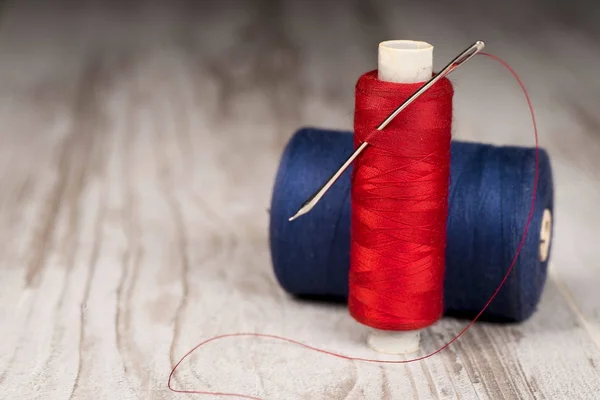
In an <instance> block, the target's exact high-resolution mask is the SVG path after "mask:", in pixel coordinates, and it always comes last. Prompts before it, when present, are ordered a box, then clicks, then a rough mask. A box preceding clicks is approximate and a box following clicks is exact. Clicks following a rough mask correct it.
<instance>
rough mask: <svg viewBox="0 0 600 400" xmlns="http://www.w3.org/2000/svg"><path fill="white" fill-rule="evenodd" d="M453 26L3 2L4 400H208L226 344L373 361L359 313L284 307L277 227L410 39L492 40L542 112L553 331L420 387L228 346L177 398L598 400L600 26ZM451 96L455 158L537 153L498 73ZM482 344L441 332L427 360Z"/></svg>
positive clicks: (318, 359)
mask: <svg viewBox="0 0 600 400" xmlns="http://www.w3.org/2000/svg"><path fill="white" fill-rule="evenodd" d="M440 3H442V4H437V5H434V3H433V2H432V3H431V4H429V3H427V2H408V1H407V2H398V1H395V0H379V1H376V2H372V3H368V2H363V1H359V0H356V1H346V2H341V1H337V2H336V1H330V2H328V1H323V2H319V1H301V0H297V1H278V2H275V1H273V2H270V1H262V0H252V1H245V2H243V1H231V0H227V1H216V0H215V1H210V2H204V1H202V2H200V1H197V2H192V1H183V0H179V1H170V2H167V1H163V2H159V1H155V2H152V1H145V2H144V1H127V2H121V3H119V2H106V1H105V2H101V1H92V0H89V1H83V0H80V1H72V0H64V1H4V2H2V3H1V5H2V10H1V15H0V126H1V130H0V179H1V186H0V187H1V190H0V338H1V340H0V398H3V399H171V398H173V399H176V398H186V397H189V398H201V396H193V395H190V396H187V395H177V394H174V393H172V392H170V391H168V389H167V388H166V379H167V376H168V374H169V372H170V368H171V366H172V365H173V363H174V362H175V361H176V360H177V359H178V358H179V357H180V356H181V355H182V354H183V353H185V352H186V351H187V350H188V349H189V348H191V347H192V346H194V345H195V344H196V343H198V342H199V341H200V340H202V339H205V338H208V337H211V336H213V335H215V334H219V333H227V332H239V331H256V332H265V333H274V334H281V335H286V336H289V337H293V338H295V339H298V340H302V341H304V342H307V343H310V344H313V345H316V346H320V347H324V348H327V349H330V350H334V351H340V352H343V353H346V354H353V355H356V356H372V353H371V352H370V351H369V350H367V349H366V348H365V345H364V334H365V329H364V328H363V327H360V326H358V324H356V323H355V322H354V321H353V320H352V319H351V318H350V317H349V316H348V314H347V311H346V309H345V308H344V307H343V306H333V305H332V306H327V305H316V304H308V303H300V302H297V301H295V300H293V299H291V298H289V297H288V296H286V295H285V293H284V292H283V291H282V290H281V289H280V288H279V287H278V285H277V283H276V280H275V278H274V276H273V273H272V271H271V263H270V258H269V252H268V248H267V229H266V227H267V222H268V214H267V212H266V209H267V208H268V205H269V200H270V192H271V188H272V183H273V178H274V175H275V171H276V168H277V163H278V158H279V155H280V154H281V151H282V148H283V146H284V144H285V143H286V141H287V140H288V138H289V137H290V136H291V135H292V133H293V132H294V130H295V129H296V128H298V127H300V126H303V125H312V126H320V127H326V128H344V129H347V128H351V124H352V107H353V105H352V103H353V87H354V83H355V81H356V78H357V77H358V76H359V75H360V74H361V73H362V72H364V71H366V70H369V69H373V68H375V66H376V50H377V43H378V42H379V41H381V40H385V39H392V38H410V39H420V40H426V41H429V42H431V43H433V44H435V45H436V50H435V60H436V62H435V64H436V65H437V66H441V65H443V64H444V62H445V61H446V60H448V59H449V58H450V57H452V56H453V55H454V54H455V53H457V52H458V51H459V50H461V49H462V48H464V47H466V45H468V44H469V43H470V42H472V41H474V40H477V39H484V40H486V41H487V43H488V49H489V51H490V52H493V53H495V54H497V55H500V56H502V57H504V58H506V59H507V60H508V61H509V62H510V63H511V64H512V65H513V66H514V67H515V68H516V69H517V70H518V71H519V72H520V74H521V76H522V78H523V80H524V81H525V83H526V85H527V86H528V88H529V89H530V91H531V96H532V99H533V101H534V104H535V107H536V112H537V115H538V118H539V125H540V134H541V137H540V142H541V145H542V146H543V147H545V148H546V149H548V151H549V152H550V154H551V157H552V163H553V168H554V173H555V182H556V213H555V217H556V230H555V232H554V248H553V254H552V262H551V276H550V278H549V281H548V283H547V286H546V290H545V293H544V296H543V298H542V301H541V304H540V307H539V310H538V312H537V313H536V314H535V315H534V316H533V318H532V319H531V320H529V321H527V322H526V323H523V324H515V325H509V326H501V325H492V324H478V325H476V326H475V327H474V328H473V329H472V330H471V331H469V332H468V333H467V334H466V335H465V336H464V338H462V339H461V340H460V341H459V342H458V343H456V345H453V346H452V347H451V348H450V349H449V350H447V351H445V352H443V353H441V354H439V355H438V356H436V357H434V358H431V359H428V360H426V361H423V362H419V363H414V364H410V365H401V366H397V365H396V366H377V365H365V364H361V363H353V362H350V361H344V360H335V359H331V358H328V357H326V356H324V355H319V354H316V353H312V352H309V351H307V350H303V349H299V348H296V347H294V346H292V345H286V344H281V343H273V342H270V341H265V340H258V339H237V340H234V339H231V340H228V341H223V342H220V343H214V344H211V345H210V346H209V347H207V348H206V349H205V350H201V351H199V352H198V354H196V355H194V356H193V357H191V359H190V360H189V361H186V362H185V363H184V364H182V366H181V370H180V372H179V373H178V374H177V379H176V381H175V382H174V385H175V386H176V387H178V388H195V389H198V390H201V389H207V390H221V391H235V392H243V393H249V394H253V395H256V396H261V397H264V398H268V399H296V398H303V399H322V398H331V399H363V398H365V399H411V398H412V399H428V398H443V399H454V398H460V399H473V398H478V399H502V398H505V399H517V398H523V399H528V398H536V399H598V398H600V290H599V284H600V261H599V256H600V245H599V244H598V239H599V234H598V227H599V226H600V211H599V207H600V188H599V186H598V182H599V177H598V173H599V172H598V171H600V113H599V110H600V79H599V78H598V68H599V67H598V66H599V65H600V50H599V47H598V38H599V36H600V35H599V32H600V28H599V24H598V23H597V21H598V16H599V14H598V11H596V10H597V7H595V6H594V5H592V3H591V2H588V3H589V4H588V5H586V2H583V1H569V2H561V4H555V5H549V4H552V3H550V2H543V1H528V2H524V1H516V0H511V1H503V2H495V4H494V3H492V4H488V3H487V2H475V1H468V0H461V1H460V2H440ZM483 3H484V4H485V5H483ZM563 3H564V4H563ZM453 80H454V82H455V87H456V91H457V95H456V100H455V109H456V110H455V115H456V124H455V126H456V132H455V137H456V138H460V139H463V140H476V141H481V142H492V143H510V144H520V145H531V144H532V143H533V136H532V131H531V125H530V123H529V121H528V118H529V117H528V113H527V110H526V106H525V103H524V101H523V98H522V96H521V94H520V92H519V90H518V87H517V86H516V84H515V83H514V82H513V81H512V80H511V78H510V76H509V75H508V74H507V73H506V72H505V71H503V70H502V69H501V68H500V67H499V66H497V65H494V64H492V63H491V62H490V61H488V60H485V59H481V60H476V61H473V62H472V64H471V63H470V64H469V66H468V67H465V68H464V69H461V71H457V72H456V73H455V74H454V75H453ZM464 323H465V322H464V321H456V320H452V319H444V320H443V321H441V322H440V323H438V324H437V325H435V326H434V327H432V328H430V329H428V330H427V331H426V334H425V335H424V337H423V339H422V342H423V351H431V350H434V349H435V348H437V347H439V346H440V345H441V344H442V343H444V342H445V341H447V340H449V339H450V338H451V337H452V336H453V335H454V334H456V333H457V332H458V331H459V329H460V328H461V327H462V326H463V324H464ZM315 366H317V367H315Z"/></svg>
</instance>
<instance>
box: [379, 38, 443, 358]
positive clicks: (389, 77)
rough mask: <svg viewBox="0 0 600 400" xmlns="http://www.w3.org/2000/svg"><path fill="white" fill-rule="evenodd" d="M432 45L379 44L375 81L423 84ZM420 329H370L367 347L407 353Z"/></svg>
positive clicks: (429, 71)
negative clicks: (376, 77) (376, 79)
mask: <svg viewBox="0 0 600 400" xmlns="http://www.w3.org/2000/svg"><path fill="white" fill-rule="evenodd" d="M432 70H433V46H432V45H430V44H429V43H426V42H417V41H413V40H388V41H385V42H381V43H379V60H378V78H379V80H381V81H386V82H396V83H418V82H426V81H428V80H429V79H430V78H431V76H432ZM420 337H421V330H414V331H387V330H379V329H372V330H371V332H369V335H368V338H367V344H368V345H369V347H370V348H372V349H373V350H375V351H378V352H380V353H386V354H406V353H412V352H415V351H417V350H419V341H420Z"/></svg>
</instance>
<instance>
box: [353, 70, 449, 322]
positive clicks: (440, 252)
mask: <svg viewBox="0 0 600 400" xmlns="http://www.w3.org/2000/svg"><path fill="white" fill-rule="evenodd" d="M421 85H422V84H421V83H415V84H400V83H393V82H384V81H380V80H378V79H377V71H372V72H368V73H366V74H364V75H363V76H362V77H360V79H359V80H358V83H357V84H356V107H355V111H354V143H355V146H356V147H358V146H360V145H361V144H362V143H363V142H364V141H367V142H368V143H369V148H368V150H367V151H365V152H364V153H363V154H362V155H361V156H360V157H359V158H358V159H357V160H356V161H355V167H354V176H353V179H352V224H351V238H352V239H351V246H350V274H349V296H348V308H349V310H350V314H351V315H352V316H353V317H354V318H355V319H356V320H357V321H359V322H361V323H363V324H365V325H368V326H371V327H374V328H378V329H387V330H394V331H400V330H414V329H421V328H425V327H426V326H429V325H432V324H434V323H435V322H436V321H437V320H439V319H440V318H441V317H442V312H443V311H444V306H443V297H444V264H445V249H446V221H447V219H448V186H449V184H450V181H449V179H450V139H451V126H452V95H453V93H454V92H453V89H452V84H451V83H450V81H449V80H448V79H442V80H440V81H439V82H438V83H436V84H435V85H434V86H433V87H431V88H430V89H429V90H428V91H426V92H425V93H424V94H423V95H421V97H419V98H418V99H417V100H416V101H415V102H414V103H413V104H411V105H410V107H408V108H407V109H406V110H404V111H403V112H402V114H401V115H399V116H398V117H397V118H395V119H394V120H393V121H392V122H391V123H390V124H389V125H388V126H387V127H386V128H385V130H384V131H383V132H380V131H377V130H376V127H377V125H378V124H379V123H381V121H383V120H384V119H386V117H387V116H388V115H390V114H391V113H392V112H393V111H394V109H395V108H396V107H397V106H398V104H402V103H403V102H404V101H405V100H406V99H408V98H409V97H410V96H411V95H412V94H413V93H414V92H415V91H417V90H418V89H419V87H420V86H421Z"/></svg>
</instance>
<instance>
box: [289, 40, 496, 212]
mask: <svg viewBox="0 0 600 400" xmlns="http://www.w3.org/2000/svg"><path fill="white" fill-rule="evenodd" d="M484 47H485V43H484V42H482V41H481V40H479V41H477V42H475V43H473V44H472V45H471V46H470V47H469V48H467V49H466V50H465V51H463V52H462V53H460V54H459V55H458V56H456V58H454V60H452V61H450V63H449V64H448V65H446V66H445V67H444V69H442V70H441V71H440V72H439V73H438V74H436V75H434V76H433V77H432V78H431V79H430V80H428V81H427V82H426V83H425V84H424V85H423V86H421V87H420V88H419V89H418V90H417V91H416V92H414V93H413V94H412V95H411V96H410V97H409V98H408V99H406V101H404V103H402V104H400V106H398V108H396V109H395V110H394V112H392V113H391V114H390V115H389V116H388V117H387V118H386V119H385V120H384V121H383V122H382V123H381V124H380V125H379V126H378V127H377V130H378V131H381V130H383V129H384V128H385V127H386V126H388V125H389V123H390V122H392V120H393V119H394V118H396V116H397V115H398V114H400V113H401V112H402V111H403V110H404V109H405V108H406V107H408V106H409V105H410V104H411V103H412V102H413V101H415V100H416V99H417V98H418V97H419V96H420V95H422V94H423V93H425V92H426V91H427V89H429V88H430V87H431V86H433V85H434V84H435V83H436V82H437V81H439V80H440V79H442V78H443V77H445V76H446V75H448V74H449V73H450V72H452V71H454V70H455V69H456V68H458V67H459V66H460V65H462V64H464V63H465V62H467V61H469V60H470V59H471V58H473V57H474V56H475V55H476V54H477V53H479V52H481V50H483V48H484ZM368 145H369V143H367V142H363V143H362V144H361V145H360V146H359V147H358V148H357V149H356V150H355V151H354V153H352V155H351V156H350V157H349V158H348V159H347V160H346V161H345V162H344V164H342V166H341V167H340V168H339V169H338V170H337V171H336V172H335V174H333V175H332V176H331V178H329V180H328V181H327V182H325V184H324V185H323V186H321V188H320V189H319V190H318V191H317V192H316V193H315V194H313V195H312V196H311V197H310V198H309V199H308V200H306V202H304V204H302V207H300V209H299V210H298V211H297V212H296V214H294V215H293V216H292V217H290V218H289V221H293V220H295V219H296V218H298V217H300V216H302V215H304V214H306V213H308V212H310V210H312V209H313V207H314V206H315V205H317V203H318V202H319V200H321V198H322V197H323V196H324V195H325V193H327V191H328V190H329V188H331V186H333V184H334V183H335V181H337V180H338V178H339V177H340V176H341V175H342V174H343V173H344V171H346V169H348V167H349V166H350V164H352V162H353V161H354V160H355V159H356V157H358V156H359V155H360V154H361V153H362V152H363V151H364V150H365V149H366V148H367V146H368Z"/></svg>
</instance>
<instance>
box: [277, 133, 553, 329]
mask: <svg viewBox="0 0 600 400" xmlns="http://www.w3.org/2000/svg"><path fill="white" fill-rule="evenodd" d="M352 149H353V143H352V134H351V133H348V132H337V131H327V130H317V129H301V130H299V131H298V132H296V134H295V135H294V136H293V137H292V139H291V140H290V142H289V143H288V145H287V147H286V149H285V151H284V153H283V155H282V158H281V163H280V165H279V170H278V172H277V178H276V181H275V186H274V189H273V197H272V202H271V221H270V245H271V255H272V259H273V266H274V270H275V275H276V276H277V279H278V280H279V283H280V284H281V286H282V287H283V288H284V289H285V290H286V291H287V292H289V293H290V294H293V295H297V296H301V297H315V298H331V299H344V298H346V297H347V295H348V270H349V267H350V181H351V171H346V173H345V174H344V175H343V176H342V177H341V178H340V179H339V180H338V182H337V183H336V184H335V185H334V186H333V187H332V188H331V189H330V191H329V192H328V193H327V195H326V196H325V197H324V198H323V199H322V200H321V201H320V202H319V204H318V205H317V206H316V207H315V209H314V210H313V211H312V212H311V213H310V214H307V215H305V216H304V217H302V218H299V219H298V220H296V221H294V222H293V223H290V222H288V220H287V219H288V218H289V216H290V215H292V214H293V213H294V212H295V211H296V209H298V207H299V206H300V205H301V203H302V202H303V201H304V199H306V198H308V197H309V196H310V195H311V194H312V193H313V192H314V191H315V190H316V189H317V188H318V187H319V185H321V184H322V183H323V182H324V181H325V180H326V179H327V178H329V176H330V174H331V173H332V172H333V171H335V170H336V169H337V167H338V166H339V165H340V164H341V163H342V162H343V161H344V160H345V159H346V158H347V156H348V155H349V154H350V153H351V152H352ZM451 152H452V155H451V156H452V166H451V186H450V200H449V201H450V210H449V216H448V242H447V248H446V277H445V284H444V302H445V313H446V315H453V316H458V317H465V318H472V317H474V316H475V314H476V313H477V312H479V311H480V310H481V308H482V307H483V305H484V304H485V302H486V301H487V300H488V299H489V297H490V295H491V294H492V293H493V291H494V290H495V289H496V287H497V286H498V284H499V283H500V280H501V279H502V277H503V275H504V274H505V273H506V270H507V268H508V266H509V265H510V261H511V259H512V257H513V256H514V254H515V250H516V248H517V245H518V243H519V241H520V239H521V234H522V232H523V228H524V225H525V222H526V220H527V216H528V213H529V208H530V204H531V196H532V190H533V179H534V171H535V149H532V148H524V147H509V146H507V147H496V146H491V145H485V144H477V143H465V142H457V141H453V142H452V149H451ZM553 200H554V193H553V183H552V171H551V167H550V159H549V157H548V154H547V153H546V152H545V151H544V150H542V149H540V150H539V181H538V193H537V198H536V205H535V212H534V216H533V220H532V224H531V226H530V230H529V233H528V235H527V239H526V242H525V245H524V247H523V250H522V252H521V255H520V256H519V259H518V262H517V264H516V266H515V269H514V271H513V273H512V274H511V276H510V277H509V279H508V280H507V282H506V284H505V285H504V287H503V288H502V289H501V291H500V292H499V294H498V296H497V297H496V299H495V300H494V301H493V302H492V304H491V305H490V307H489V308H488V309H487V310H486V312H485V313H484V314H483V315H482V319H485V320H488V321H498V322H509V321H523V320H525V319H527V318H528V317H529V316H531V314H532V313H533V312H534V311H535V308H536V306H537V304H538V302H539V299H540V296H541V294H542V291H543V288H544V284H545V281H546V275H547V266H548V258H549V257H548V256H549V251H550V244H551V238H550V235H549V232H550V230H551V225H552V221H551V215H552V212H553ZM540 232H542V233H544V234H542V235H541V236H542V237H543V240H542V242H541V241H540Z"/></svg>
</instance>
